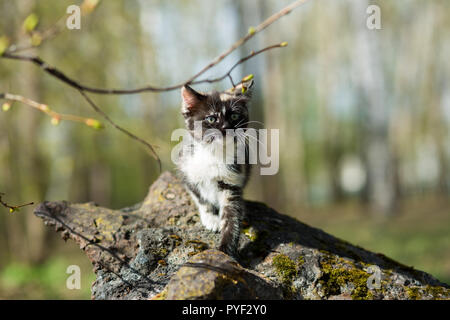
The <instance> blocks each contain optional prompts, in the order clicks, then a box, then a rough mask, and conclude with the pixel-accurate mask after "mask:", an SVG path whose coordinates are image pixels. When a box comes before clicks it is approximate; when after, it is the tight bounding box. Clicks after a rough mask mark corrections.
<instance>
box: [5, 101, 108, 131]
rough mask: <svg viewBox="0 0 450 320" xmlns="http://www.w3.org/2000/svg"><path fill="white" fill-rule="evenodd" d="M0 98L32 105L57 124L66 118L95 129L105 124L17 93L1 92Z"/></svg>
mask: <svg viewBox="0 0 450 320" xmlns="http://www.w3.org/2000/svg"><path fill="white" fill-rule="evenodd" d="M0 99H6V100H7V102H10V101H17V102H20V103H23V104H25V105H27V106H30V107H32V108H34V109H36V110H39V111H41V112H43V113H45V114H47V115H49V116H50V117H51V118H52V121H53V124H55V125H56V124H58V123H59V121H61V120H66V121H74V122H81V123H84V124H85V125H87V126H89V127H93V128H95V129H101V128H102V127H103V125H102V124H101V123H100V122H99V121H97V120H95V119H91V118H84V117H79V116H75V115H72V114H63V113H58V112H56V111H53V110H51V109H50V108H49V106H48V105H46V104H44V103H39V102H36V101H34V100H31V99H29V98H26V97H23V96H20V95H17V94H11V93H0ZM5 111H6V110H5Z"/></svg>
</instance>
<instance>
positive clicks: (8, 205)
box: [0, 192, 34, 213]
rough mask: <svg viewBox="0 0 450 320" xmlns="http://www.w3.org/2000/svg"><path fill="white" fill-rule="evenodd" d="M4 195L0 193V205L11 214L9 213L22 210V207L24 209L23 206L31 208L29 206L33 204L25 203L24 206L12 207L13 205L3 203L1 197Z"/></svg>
mask: <svg viewBox="0 0 450 320" xmlns="http://www.w3.org/2000/svg"><path fill="white" fill-rule="evenodd" d="M4 195H5V194H4V193H2V192H0V204H1V205H2V206H4V207H5V208H8V209H9V212H11V213H12V212H15V211H19V209H20V208H22V207H25V206H31V205H33V204H34V202H29V203H26V204H21V205H17V206H13V205H10V204H8V203H6V202H5V201H3V199H2V197H3V196H4Z"/></svg>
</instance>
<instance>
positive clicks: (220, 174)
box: [180, 143, 244, 205]
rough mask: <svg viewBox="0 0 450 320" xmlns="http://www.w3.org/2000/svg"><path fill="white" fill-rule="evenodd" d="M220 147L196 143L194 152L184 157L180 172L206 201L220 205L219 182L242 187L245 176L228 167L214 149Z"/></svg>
mask: <svg viewBox="0 0 450 320" xmlns="http://www.w3.org/2000/svg"><path fill="white" fill-rule="evenodd" d="M218 146H219V145H218V144H210V145H205V144H200V143H196V144H195V147H194V148H193V152H192V153H189V154H186V155H185V156H183V160H182V161H181V163H180V170H181V171H182V172H183V173H184V175H185V177H186V178H187V180H188V181H189V183H191V184H193V185H195V186H196V187H197V188H198V190H199V191H200V193H201V195H202V197H203V198H204V199H205V200H207V201H209V202H210V203H213V204H218V205H220V202H221V201H220V198H221V195H220V194H219V193H220V191H219V189H218V184H217V182H218V181H223V182H224V183H227V184H231V185H235V186H241V185H242V184H243V181H244V176H243V175H242V174H240V173H238V172H235V171H234V170H231V169H230V167H229V166H227V164H226V163H225V161H224V159H223V157H222V156H221V154H220V153H218V152H216V150H215V149H214V148H215V147H218Z"/></svg>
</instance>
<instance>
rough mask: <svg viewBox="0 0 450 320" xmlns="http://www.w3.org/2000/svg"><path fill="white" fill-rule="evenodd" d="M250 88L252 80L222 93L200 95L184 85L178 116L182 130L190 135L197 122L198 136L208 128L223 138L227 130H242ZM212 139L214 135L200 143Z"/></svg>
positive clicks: (250, 92) (246, 113) (247, 116)
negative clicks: (189, 132)
mask: <svg viewBox="0 0 450 320" xmlns="http://www.w3.org/2000/svg"><path fill="white" fill-rule="evenodd" d="M252 87H253V80H250V81H247V82H243V83H241V84H239V85H238V86H236V87H235V88H234V89H232V90H228V91H225V92H210V93H200V92H197V91H195V90H194V89H192V88H191V87H189V86H187V85H186V86H184V87H183V88H182V89H181V97H182V99H183V104H182V106H181V113H182V114H183V116H184V119H185V123H186V128H187V129H188V130H190V131H191V132H193V130H194V124H195V122H196V121H200V122H201V125H202V129H203V131H202V137H203V134H204V133H205V131H206V130H208V129H216V130H218V131H220V132H221V133H222V137H224V136H225V133H226V130H227V129H238V128H246V127H247V122H248V121H249V115H248V102H249V101H250V98H251V94H252ZM206 135H208V134H206ZM206 135H205V137H206ZM216 138H218V136H217V135H215V136H214V135H213V136H209V137H208V139H204V141H205V142H207V143H211V142H212V141H213V140H215V139H216ZM219 138H220V137H219Z"/></svg>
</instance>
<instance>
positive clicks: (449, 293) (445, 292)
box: [425, 285, 450, 299]
mask: <svg viewBox="0 0 450 320" xmlns="http://www.w3.org/2000/svg"><path fill="white" fill-rule="evenodd" d="M425 292H426V293H428V294H430V295H432V296H433V298H435V299H436V298H440V299H449V298H450V289H447V288H444V287H434V286H430V285H428V286H426V287H425Z"/></svg>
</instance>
